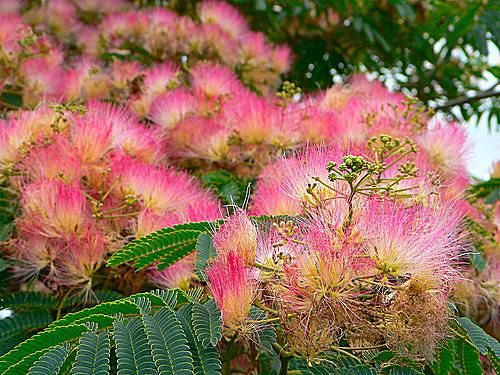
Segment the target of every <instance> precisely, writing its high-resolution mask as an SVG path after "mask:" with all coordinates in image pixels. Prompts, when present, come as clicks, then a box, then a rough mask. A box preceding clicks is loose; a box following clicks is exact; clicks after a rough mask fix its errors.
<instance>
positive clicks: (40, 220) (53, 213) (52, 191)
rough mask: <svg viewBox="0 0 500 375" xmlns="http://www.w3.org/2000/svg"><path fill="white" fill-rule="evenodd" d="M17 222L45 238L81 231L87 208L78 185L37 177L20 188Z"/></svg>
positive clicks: (65, 236)
mask: <svg viewBox="0 0 500 375" xmlns="http://www.w3.org/2000/svg"><path fill="white" fill-rule="evenodd" d="M21 207H22V210H23V215H22V216H21V218H20V220H21V225H22V226H24V227H25V228H26V229H29V231H30V232H33V233H38V234H41V235H44V236H47V237H55V238H67V237H68V236H71V235H78V234H79V233H81V232H82V231H83V230H84V228H85V226H86V224H87V223H88V222H89V221H90V219H91V216H90V214H91V213H90V207H89V205H88V203H87V200H86V198H85V196H84V195H83V193H82V191H81V190H80V187H79V186H78V185H74V184H73V185H68V184H65V183H63V182H62V181H50V180H39V181H36V182H34V183H32V184H30V185H27V186H25V187H24V188H23V191H22V202H21Z"/></svg>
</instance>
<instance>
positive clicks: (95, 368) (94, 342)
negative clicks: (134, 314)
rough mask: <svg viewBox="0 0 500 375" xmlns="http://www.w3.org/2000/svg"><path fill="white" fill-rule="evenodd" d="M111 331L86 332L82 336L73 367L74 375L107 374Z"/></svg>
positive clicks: (72, 372)
mask: <svg viewBox="0 0 500 375" xmlns="http://www.w3.org/2000/svg"><path fill="white" fill-rule="evenodd" d="M110 347H111V345H110V340H109V333H108V332H107V331H103V332H101V333H93V332H85V333H84V334H83V335H82V337H81V338H80V343H79V345H78V352H77V354H76V359H75V362H74V363H73V367H72V369H71V374H72V375H107V374H108V373H109V370H110V367H109V354H110Z"/></svg>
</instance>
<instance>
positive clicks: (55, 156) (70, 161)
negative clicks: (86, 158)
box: [23, 136, 83, 184]
mask: <svg viewBox="0 0 500 375" xmlns="http://www.w3.org/2000/svg"><path fill="white" fill-rule="evenodd" d="M23 167H24V168H25V170H26V171H27V172H28V174H29V177H30V178H31V179H32V180H44V179H48V180H59V181H63V182H65V183H69V184H72V183H73V182H75V181H78V180H79V179H80V178H81V177H82V176H83V169H82V164H81V161H80V160H79V158H78V157H77V156H76V155H74V150H73V149H72V148H71V146H70V144H69V143H68V141H67V139H66V138H65V137H63V136H57V137H55V138H54V140H53V143H51V144H49V145H41V146H38V147H33V148H32V149H31V151H30V153H29V154H28V156H27V157H26V159H24V160H23Z"/></svg>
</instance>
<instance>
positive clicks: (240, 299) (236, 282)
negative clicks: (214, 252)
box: [207, 252, 258, 329]
mask: <svg viewBox="0 0 500 375" xmlns="http://www.w3.org/2000/svg"><path fill="white" fill-rule="evenodd" d="M207 280H208V281H207V283H208V287H209V288H210V291H211V292H212V295H213V297H214V300H215V302H216V304H217V306H218V307H219V309H220V310H221V313H222V320H223V322H224V325H225V326H227V327H229V328H232V329H236V328H238V326H239V325H241V324H242V323H243V322H244V320H245V319H246V318H247V317H248V314H249V313H250V307H251V306H252V302H253V300H254V298H255V296H256V294H257V286H258V283H257V281H256V280H255V278H254V276H253V275H252V271H251V270H250V269H248V268H246V267H245V260H244V259H243V258H242V257H241V255H240V254H238V253H236V252H229V253H228V254H227V255H226V256H225V257H218V258H217V259H216V261H215V262H214V263H212V265H211V266H210V267H209V268H208V270H207Z"/></svg>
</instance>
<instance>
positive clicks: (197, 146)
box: [166, 116, 230, 162]
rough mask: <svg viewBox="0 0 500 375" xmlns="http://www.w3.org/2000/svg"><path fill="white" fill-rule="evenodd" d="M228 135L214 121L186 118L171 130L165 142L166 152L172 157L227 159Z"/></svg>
mask: <svg viewBox="0 0 500 375" xmlns="http://www.w3.org/2000/svg"><path fill="white" fill-rule="evenodd" d="M229 136H230V133H229V131H228V129H226V128H225V127H223V126H222V125H221V124H219V123H218V122H217V121H216V120H215V119H212V118H205V117H198V116H193V117H188V118H187V119H185V120H183V121H181V122H180V123H179V124H178V125H177V127H176V128H175V129H173V130H172V131H171V132H170V134H169V136H168V138H167V140H166V143H167V152H168V154H169V155H171V156H174V157H184V158H199V159H205V160H210V161H214V162H216V161H221V160H225V159H227V158H228V155H229V152H230V148H229V144H228V140H229Z"/></svg>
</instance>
